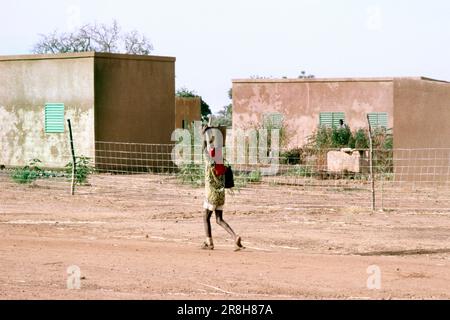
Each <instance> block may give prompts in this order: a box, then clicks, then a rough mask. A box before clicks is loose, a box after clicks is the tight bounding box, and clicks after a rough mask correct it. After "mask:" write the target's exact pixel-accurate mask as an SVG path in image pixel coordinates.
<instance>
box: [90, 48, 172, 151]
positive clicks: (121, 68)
mask: <svg viewBox="0 0 450 320" xmlns="http://www.w3.org/2000/svg"><path fill="white" fill-rule="evenodd" d="M95 106H96V109H95V126H96V130H95V139H96V141H107V142H127V143H155V144H166V143H170V142H171V141H170V139H171V134H172V132H173V130H174V129H175V121H174V119H175V59H174V58H166V57H143V56H131V55H112V54H98V53H97V54H96V59H95Z"/></svg>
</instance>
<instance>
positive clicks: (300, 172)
mask: <svg viewBox="0 0 450 320" xmlns="http://www.w3.org/2000/svg"><path fill="white" fill-rule="evenodd" d="M285 175H287V176H295V177H302V178H310V177H312V176H314V170H313V168H312V167H311V166H300V165H297V166H295V167H293V168H291V169H290V170H288V171H287V172H286V174H285Z"/></svg>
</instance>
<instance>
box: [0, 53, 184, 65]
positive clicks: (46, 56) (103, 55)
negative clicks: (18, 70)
mask: <svg viewBox="0 0 450 320" xmlns="http://www.w3.org/2000/svg"><path fill="white" fill-rule="evenodd" d="M85 58H104V59H121V60H148V61H162V62H175V61H176V58H175V57H166V56H152V55H150V56H145V55H134V54H122V53H106V52H95V51H89V52H71V53H55V54H25V55H6V56H0V61H23V60H53V59H55V60H58V59H85Z"/></svg>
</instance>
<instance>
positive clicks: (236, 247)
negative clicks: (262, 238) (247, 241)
mask: <svg viewBox="0 0 450 320" xmlns="http://www.w3.org/2000/svg"><path fill="white" fill-rule="evenodd" d="M241 242H242V238H241V237H239V236H238V237H237V238H236V241H235V242H234V251H240V250H243V249H245V247H244V246H243V245H242V243H241Z"/></svg>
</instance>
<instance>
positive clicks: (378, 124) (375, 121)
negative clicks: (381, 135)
mask: <svg viewBox="0 0 450 320" xmlns="http://www.w3.org/2000/svg"><path fill="white" fill-rule="evenodd" d="M369 121H370V125H371V126H372V127H373V128H385V129H387V127H388V114H387V113H386V112H373V113H369Z"/></svg>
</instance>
